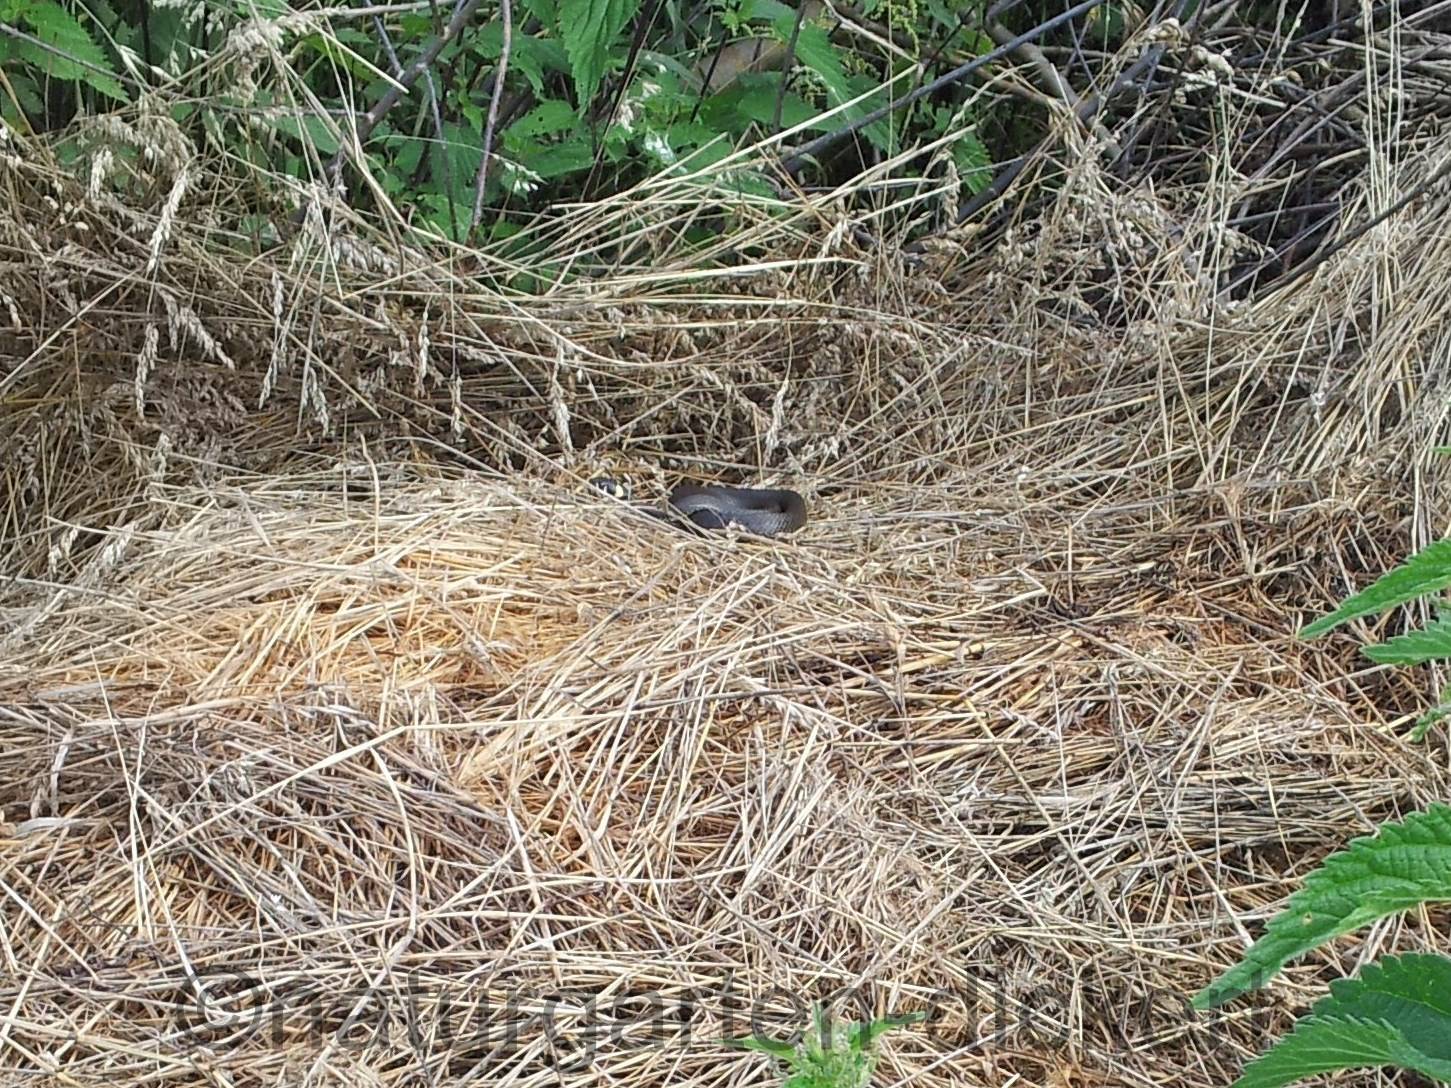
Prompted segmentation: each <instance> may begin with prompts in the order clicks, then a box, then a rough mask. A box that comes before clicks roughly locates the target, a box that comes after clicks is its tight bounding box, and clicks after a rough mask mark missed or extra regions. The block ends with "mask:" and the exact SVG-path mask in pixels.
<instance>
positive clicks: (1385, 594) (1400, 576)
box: [1300, 538, 1451, 639]
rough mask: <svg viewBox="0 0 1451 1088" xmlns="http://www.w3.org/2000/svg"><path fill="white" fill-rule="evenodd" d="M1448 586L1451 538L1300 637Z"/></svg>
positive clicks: (1450, 580)
mask: <svg viewBox="0 0 1451 1088" xmlns="http://www.w3.org/2000/svg"><path fill="white" fill-rule="evenodd" d="M1447 586H1451V538H1447V539H1445V540H1438V541H1436V542H1435V543H1434V544H1432V545H1430V546H1429V547H1427V548H1425V549H1423V550H1421V551H1419V552H1417V553H1416V554H1415V555H1413V556H1411V558H1409V559H1407V560H1406V561H1405V562H1404V563H1402V564H1401V565H1400V566H1399V567H1397V568H1396V569H1395V570H1392V571H1388V572H1387V573H1386V574H1383V575H1382V576H1381V577H1380V578H1377V579H1376V580H1375V582H1374V583H1373V584H1372V585H1370V586H1368V587H1366V588H1365V589H1363V590H1361V591H1360V592H1359V593H1357V594H1356V595H1355V596H1353V597H1351V598H1350V599H1349V600H1347V601H1345V603H1343V604H1342V605H1341V606H1340V607H1339V608H1337V609H1336V610H1335V611H1334V612H1331V613H1330V614H1329V615H1328V616H1322V617H1321V618H1320V619H1318V620H1316V621H1315V622H1314V623H1312V624H1310V625H1308V626H1307V627H1304V628H1302V629H1301V631H1300V637H1301V638H1307V639H1308V638H1316V637H1318V636H1320V635H1323V634H1325V633H1326V632H1327V631H1329V630H1331V629H1332V628H1335V627H1339V626H1340V625H1341V624H1342V623H1344V622H1346V621H1347V620H1353V619H1359V618H1360V617H1361V616H1371V615H1375V614H1376V613H1378V612H1384V611H1385V610H1386V609H1388V608H1394V607H1395V606H1396V605H1398V604H1405V603H1406V602H1407V601H1414V600H1415V599H1416V598H1418V597H1424V596H1425V595H1426V594H1428V593H1434V592H1436V591H1437V590H1440V589H1445V588H1446V587H1447Z"/></svg>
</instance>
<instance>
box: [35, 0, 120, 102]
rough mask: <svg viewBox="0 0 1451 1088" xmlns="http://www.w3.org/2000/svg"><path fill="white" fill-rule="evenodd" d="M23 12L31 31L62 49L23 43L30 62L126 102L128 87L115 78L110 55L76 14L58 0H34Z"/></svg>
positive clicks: (54, 74) (44, 40)
mask: <svg viewBox="0 0 1451 1088" xmlns="http://www.w3.org/2000/svg"><path fill="white" fill-rule="evenodd" d="M21 12H22V14H23V15H24V18H25V21H26V22H27V23H29V24H30V29H31V32H32V33H33V34H34V35H35V36H36V37H37V38H39V39H40V40H41V41H43V42H44V43H45V44H46V45H49V46H52V47H54V49H56V50H58V51H59V52H58V53H56V52H52V51H51V50H49V49H41V48H40V47H39V46H36V45H32V44H31V43H29V42H21V43H19V44H20V45H21V47H22V48H21V49H20V53H21V55H22V56H24V58H25V59H26V60H27V61H29V62H30V63H31V64H33V65H35V66H36V67H37V68H39V69H40V70H41V71H43V72H45V73H47V74H48V75H51V76H54V77H55V78H56V79H73V80H79V81H80V82H82V83H85V84H86V85H88V86H90V87H93V88H95V89H96V90H97V91H99V92H101V93H102V94H104V95H106V96H108V97H110V98H114V99H118V100H119V101H123V102H124V101H126V91H125V88H123V87H122V86H121V84H120V82H119V81H117V80H116V78H115V76H114V73H115V71H116V69H115V67H114V66H113V65H112V64H111V61H110V58H109V57H107V56H106V54H105V53H104V52H102V51H101V47H100V46H98V45H97V44H96V43H95V41H94V39H92V38H91V35H90V33H89V32H88V31H87V30H86V28H85V27H83V26H81V24H80V22H79V21H78V20H77V19H76V17H75V16H74V15H72V14H71V13H70V12H68V11H66V9H65V8H63V7H61V6H60V5H59V4H57V3H55V0H31V2H30V3H27V4H24V5H21ZM61 54H64V55H61Z"/></svg>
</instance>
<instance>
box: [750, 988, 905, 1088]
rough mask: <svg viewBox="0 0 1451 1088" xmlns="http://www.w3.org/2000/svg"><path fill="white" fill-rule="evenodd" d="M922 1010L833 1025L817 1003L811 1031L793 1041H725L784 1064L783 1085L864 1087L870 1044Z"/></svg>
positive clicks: (871, 1059) (871, 1060) (872, 1058)
mask: <svg viewBox="0 0 1451 1088" xmlns="http://www.w3.org/2000/svg"><path fill="white" fill-rule="evenodd" d="M924 1018H925V1014H923V1013H908V1014H906V1015H904V1016H886V1017H882V1018H881V1019H878V1020H870V1021H863V1022H861V1023H858V1024H850V1025H848V1024H837V1023H836V1022H834V1021H833V1020H832V1019H831V1017H830V1014H829V1013H828V1012H827V1011H826V1010H825V1009H824V1008H823V1007H822V1006H821V1005H817V1006H816V1008H815V1009H814V1010H813V1014H812V1024H813V1027H814V1031H813V1030H808V1031H805V1032H803V1033H802V1039H801V1041H800V1042H797V1043H790V1042H786V1041H785V1040H779V1039H768V1038H764V1037H762V1036H760V1035H751V1036H747V1037H746V1038H744V1039H732V1040H729V1042H730V1044H731V1045H732V1046H735V1047H738V1048H740V1049H743V1050H755V1051H759V1052H760V1053H762V1054H769V1055H771V1056H772V1057H773V1058H776V1059H778V1060H780V1061H781V1062H782V1063H784V1064H785V1066H786V1069H787V1076H786V1079H785V1081H783V1082H782V1085H783V1088H867V1085H869V1084H870V1083H871V1080H872V1071H873V1070H874V1069H875V1068H876V1065H877V1055H876V1042H877V1040H878V1039H879V1038H881V1037H882V1036H883V1035H885V1034H886V1033H887V1032H889V1031H891V1030H892V1029H893V1028H898V1027H902V1026H904V1025H906V1024H915V1023H917V1022H919V1021H921V1020H923V1019H924Z"/></svg>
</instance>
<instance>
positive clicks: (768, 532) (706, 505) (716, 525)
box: [590, 477, 806, 536]
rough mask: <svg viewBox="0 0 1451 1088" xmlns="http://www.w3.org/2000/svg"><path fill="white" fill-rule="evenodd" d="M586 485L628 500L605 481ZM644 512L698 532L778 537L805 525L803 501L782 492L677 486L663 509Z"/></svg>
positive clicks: (624, 492)
mask: <svg viewBox="0 0 1451 1088" xmlns="http://www.w3.org/2000/svg"><path fill="white" fill-rule="evenodd" d="M590 483H591V484H593V485H594V486H595V487H597V488H599V489H600V490H601V491H604V492H606V493H607V494H611V495H614V496H615V497H616V498H620V499H628V498H629V490H628V489H627V488H626V487H624V486H623V485H621V484H619V483H617V482H616V481H614V480H612V479H610V478H608V477H601V478H599V479H595V480H591V481H590ZM645 512H646V513H648V514H651V515H653V516H655V517H658V518H666V519H669V520H673V521H676V522H680V521H681V520H684V521H686V522H688V523H689V524H691V525H693V526H695V527H696V528H698V529H724V528H726V527H728V526H730V525H736V526H739V527H740V528H742V529H744V530H746V531H747V532H748V533H755V534H756V535H757V536H780V535H781V534H782V533H790V532H795V531H796V530H797V529H799V528H801V526H803V525H805V524H806V500H805V499H804V498H802V497H801V496H800V495H798V494H797V493H796V492H795V491H787V490H785V489H782V488H757V487H727V486H725V485H724V484H681V485H680V486H679V487H677V488H676V489H675V490H674V491H672V492H670V498H669V499H668V500H667V502H666V509H664V510H648V509H647V510H646V511H645Z"/></svg>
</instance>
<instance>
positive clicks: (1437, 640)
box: [1361, 616, 1451, 665]
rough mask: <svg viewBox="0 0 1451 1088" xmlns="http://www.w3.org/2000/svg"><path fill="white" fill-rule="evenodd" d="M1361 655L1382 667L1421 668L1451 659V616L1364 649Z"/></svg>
mask: <svg viewBox="0 0 1451 1088" xmlns="http://www.w3.org/2000/svg"><path fill="white" fill-rule="evenodd" d="M1361 653H1363V654H1365V656H1366V657H1368V658H1370V659H1371V660H1372V661H1375V662H1378V663H1379V664H1382V665H1419V664H1421V663H1422V662H1424V661H1437V660H1440V659H1441V658H1446V657H1451V616H1442V617H1441V618H1440V619H1438V620H1436V621H1435V622H1434V623H1432V624H1431V625H1430V626H1429V627H1426V628H1425V629H1424V630H1420V631H1407V632H1406V633H1405V634H1404V635H1397V636H1396V637H1395V638H1393V639H1390V640H1389V641H1388V642H1382V643H1378V644H1376V645H1374V646H1366V647H1363V648H1362V649H1361Z"/></svg>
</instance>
